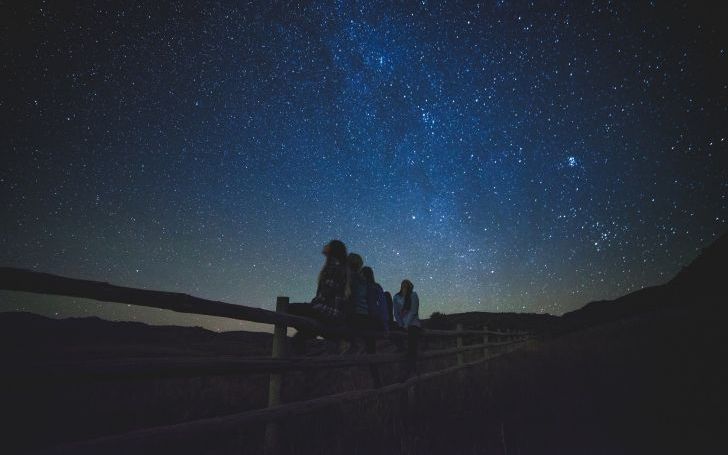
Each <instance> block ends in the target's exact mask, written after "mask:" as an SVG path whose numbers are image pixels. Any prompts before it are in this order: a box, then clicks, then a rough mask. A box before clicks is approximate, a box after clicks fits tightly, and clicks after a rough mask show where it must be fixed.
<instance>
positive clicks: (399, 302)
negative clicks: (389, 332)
mask: <svg viewBox="0 0 728 455" xmlns="http://www.w3.org/2000/svg"><path fill="white" fill-rule="evenodd" d="M413 289H414V285H413V284H412V282H411V281H410V280H403V281H402V285H401V287H400V290H399V292H398V293H397V294H395V296H394V298H393V303H394V318H395V320H396V321H397V323H398V324H399V325H400V327H402V328H404V329H405V330H407V361H406V362H405V371H404V374H403V376H402V379H403V380H405V379H407V378H408V377H409V376H410V375H411V374H412V373H416V371H417V351H418V348H419V339H420V332H421V331H422V328H421V323H420V315H419V311H420V299H419V297H418V296H417V293H416V292H414V291H413Z"/></svg>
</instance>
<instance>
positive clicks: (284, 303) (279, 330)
mask: <svg viewBox="0 0 728 455" xmlns="http://www.w3.org/2000/svg"><path fill="white" fill-rule="evenodd" d="M287 311H288V297H278V298H277V299H276V313H286V312H287ZM287 330H288V327H287V326H286V325H285V324H276V325H275V328H274V329H273V353H272V354H271V357H272V358H274V359H277V358H280V357H282V356H283V355H284V354H285V350H286V332H287ZM282 383H283V373H271V375H270V382H269V383H268V407H269V408H270V407H273V406H278V405H280V404H281V385H282ZM264 450H265V453H267V454H277V453H280V452H281V429H280V425H279V423H278V422H275V421H272V422H268V424H266V426H265V447H264Z"/></svg>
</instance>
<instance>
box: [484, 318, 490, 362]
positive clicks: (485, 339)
mask: <svg viewBox="0 0 728 455" xmlns="http://www.w3.org/2000/svg"><path fill="white" fill-rule="evenodd" d="M483 331H484V332H487V331H488V326H487V325H484V326H483ZM483 344H484V345H485V346H483V358H484V359H487V358H488V354H489V353H488V334H487V333H484V334H483Z"/></svg>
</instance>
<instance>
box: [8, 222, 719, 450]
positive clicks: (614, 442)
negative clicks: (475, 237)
mask: <svg viewBox="0 0 728 455" xmlns="http://www.w3.org/2000/svg"><path fill="white" fill-rule="evenodd" d="M726 270H728V237H725V236H724V237H723V238H721V239H720V240H718V241H717V242H716V243H715V244H714V245H713V246H711V247H710V248H708V249H706V251H705V252H704V253H703V254H702V255H701V256H700V257H699V258H698V259H697V260H696V261H694V262H693V263H692V264H691V265H690V266H688V267H686V268H685V269H684V270H683V271H682V272H681V273H680V274H679V275H678V276H677V277H676V278H674V279H673V280H671V281H670V282H669V283H666V284H665V285H662V286H658V287H654V288H648V289H645V290H642V291H638V292H636V293H633V294H630V295H628V296H625V297H622V298H620V299H616V300H614V301H610V302H594V303H592V304H589V305H587V306H586V307H584V309H582V310H578V311H576V312H573V313H570V314H566V315H564V316H563V317H561V318H556V317H551V316H543V315H493V314H489V313H466V314H461V315H449V316H445V317H444V318H442V319H440V320H439V321H437V323H438V324H440V325H442V324H445V325H448V324H455V323H458V322H460V323H464V324H465V325H466V327H472V328H480V327H482V325H483V324H486V323H487V324H488V326H489V327H492V328H506V327H512V328H517V329H528V330H530V331H531V332H532V333H536V334H538V336H537V337H536V339H534V340H533V341H531V342H529V343H528V345H527V346H526V347H524V348H522V349H520V350H518V351H514V352H511V353H509V354H506V355H504V356H501V357H498V358H495V359H492V360H491V361H489V362H488V363H487V366H477V367H473V368H470V369H469V370H468V371H461V372H458V373H457V374H452V375H449V376H447V377H441V378H436V379H434V380H432V381H429V382H426V383H422V384H420V385H418V386H417V390H416V397H417V400H416V406H415V407H414V408H406V407H405V406H403V400H402V397H401V396H398V395H387V396H384V397H381V398H378V399H368V400H363V401H359V402H354V403H346V404H340V405H337V406H333V407H330V408H327V409H325V410H322V411H318V412H316V413H312V414H310V415H307V416H306V417H303V418H295V419H291V420H290V421H284V422H283V423H282V425H283V430H284V431H283V434H284V435H285V438H284V441H283V446H284V448H285V449H286V450H287V451H288V452H291V453H347V454H350V453H361V454H367V453H382V454H384V453H412V454H427V453H433V454H434V453H437V454H439V453H442V454H451V453H478V454H480V453H488V454H504V455H506V454H572V453H573V454H583V453H589V454H601V453H603V454H631V453H635V454H637V453H640V454H642V453H728V441H727V437H726V435H728V386H727V384H728V368H727V367H726V359H728V331H727V330H726V329H725V325H726V320H727V316H728V307H727V306H726V304H727V303H728V299H726V298H725V296H727V295H728V290H727V286H728V281H727V280H725V277H726V274H725V271H726ZM433 347H434V346H433ZM381 348H382V350H389V349H392V347H391V346H389V347H385V346H384V344H383V345H382V346H381ZM269 352H270V335H267V334H255V333H244V332H236V333H227V334H216V333H213V332H208V331H205V330H202V329H195V328H181V327H149V326H144V325H143V324H136V323H112V322H107V321H101V320H98V319H85V320H60V321H58V320H50V319H46V318H42V317H40V316H34V315H29V314H17V313H16V314H9V313H8V314H0V355H2V358H3V360H4V362H3V363H4V366H5V367H6V368H7V370H6V372H5V374H3V376H2V377H3V384H2V393H1V394H2V396H1V397H0V399H1V401H2V403H3V406H2V408H1V409H2V410H1V411H0V412H2V414H3V415H2V419H3V421H4V422H5V423H4V437H3V438H2V442H0V444H1V445H2V447H4V450H2V453H15V452H23V451H28V450H31V451H33V450H38V449H41V448H43V447H48V446H51V445H53V444H56V443H59V442H68V441H77V440H83V439H86V438H90V437H97V436H101V435H105V434H115V433H121V432H124V431H128V430H130V429H134V428H143V427H148V426H153V425H163V424H169V423H174V422H183V421H187V420H193V419H198V418H203V417H209V416H216V415H224V414H230V413H234V412H240V411H243V410H246V409H253V408H259V407H263V406H265V400H266V391H267V377H266V376H265V375H256V376H244V377H234V376H226V377H206V378H171V379H157V380H135V381H106V382H103V383H94V382H90V383H58V382H53V381H40V382H30V381H25V382H18V381H17V380H13V379H12V374H10V373H9V372H10V371H14V370H16V369H17V368H21V367H22V366H23V365H25V364H27V363H43V362H58V361H69V360H81V361H83V360H84V359H99V358H105V357H108V358H114V359H118V358H132V357H170V356H176V355H184V356H208V355H221V354H223V355H224V354H236V355H243V356H260V355H268V354H269ZM448 362H449V363H448ZM451 363H452V360H449V361H447V360H439V361H437V362H434V363H431V364H429V365H423V370H427V369H433V368H442V367H444V366H447V365H448V364H451ZM383 376H384V379H385V383H389V382H393V381H394V380H395V378H396V376H397V371H396V370H394V369H389V370H386V369H385V371H383ZM370 385H371V382H370V378H369V377H368V372H367V371H366V369H350V370H345V371H332V372H321V373H309V374H303V373H299V374H291V375H288V376H286V380H285V383H284V389H283V390H284V401H294V400H301V399H306V398H311V397H315V396H320V395H325V394H329V393H334V392H341V391H346V390H353V389H361V388H366V387H370ZM261 436H262V427H261V426H252V427H248V428H241V430H240V433H238V434H231V435H225V436H224V437H221V436H219V435H218V436H216V437H215V438H204V437H203V438H201V439H199V438H198V439H197V440H196V441H194V442H189V441H177V442H175V441H173V442H172V444H171V445H170V446H169V447H166V446H165V447H162V448H156V449H155V450H154V452H150V453H166V452H174V453H177V454H178V453H240V452H241V447H242V448H243V453H256V452H258V451H260V443H261V440H262V437H261ZM2 447H0V448H2Z"/></svg>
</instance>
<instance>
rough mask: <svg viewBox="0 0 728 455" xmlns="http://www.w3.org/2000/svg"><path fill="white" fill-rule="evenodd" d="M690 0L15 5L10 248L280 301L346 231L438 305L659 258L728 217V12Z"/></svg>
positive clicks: (84, 307)
mask: <svg viewBox="0 0 728 455" xmlns="http://www.w3.org/2000/svg"><path fill="white" fill-rule="evenodd" d="M691 4H692V2H659V1H653V2H642V1H628V2H600V1H594V2H581V1H580V2H543V5H539V4H538V2H510V1H496V2H482V3H473V2H449V3H447V4H443V5H441V4H439V3H438V2H426V1H423V2H406V4H400V3H396V4H395V3H394V2H373V1H367V2H362V3H360V4H356V3H353V2H302V3H300V4H299V3H286V2H278V3H277V5H275V6H272V5H270V4H269V2H254V3H251V4H248V5H238V4H236V3H234V2H231V3H230V4H228V5H225V4H221V3H219V2H215V3H209V2H184V3H182V2H179V3H177V2H174V3H165V2H144V4H140V5H128V4H127V5H118V6H114V4H113V3H108V2H73V3H72V4H71V3H69V4H65V5H60V4H57V2H9V3H8V2H6V3H5V4H3V6H0V9H2V12H1V13H0V17H2V18H3V19H0V23H2V43H3V44H2V63H1V65H2V76H0V77H1V78H2V85H1V86H0V108H1V109H0V110H1V114H0V115H2V125H3V128H2V130H3V133H2V150H3V162H4V165H3V166H2V168H1V170H0V192H1V193H0V194H1V199H0V201H1V203H2V210H3V217H2V221H0V222H1V223H2V231H3V235H2V237H1V239H2V240H1V241H2V243H1V244H0V247H1V248H0V263H2V264H3V265H11V266H19V267H26V268H33V269H37V270H39V271H47V272H53V273H59V274H64V275H69V276H74V277H83V278H89V279H99V280H104V281H110V282H114V283H119V284H125V285H130V286H140V287H147V288H152V289H163V290H175V291H181V292H188V293H192V294H194V295H198V296H202V297H210V298H214V299H220V300H225V301H230V302H235V303H243V304H247V305H254V306H263V307H266V308H272V307H273V302H274V298H275V296H276V295H281V294H282V295H288V296H290V297H291V298H292V299H294V300H305V299H309V298H310V297H311V296H312V295H313V292H314V287H315V278H316V274H317V271H318V269H319V268H320V265H321V262H322V258H321V256H320V254H319V252H320V248H321V245H323V244H324V243H325V242H327V241H328V240H330V239H332V238H340V239H342V240H343V241H344V242H346V243H347V245H348V246H349V247H350V250H352V251H355V252H359V253H360V254H362V256H363V257H364V259H365V262H366V263H368V264H369V265H371V266H372V267H373V268H374V270H375V274H376V275H377V277H378V279H379V281H380V282H381V284H382V285H383V286H384V287H385V288H387V289H394V288H396V287H397V286H398V283H399V281H400V280H401V279H403V278H409V279H411V280H412V281H413V282H414V283H415V289H416V290H417V291H418V292H419V294H420V299H421V301H422V305H423V313H425V315H429V314H430V313H431V312H433V311H443V312H456V311H468V310H484V311H534V312H549V313H554V314H560V313H563V312H565V311H570V310H573V309H575V308H577V307H580V306H581V305H583V304H585V303H586V302H588V301H590V300H594V299H601V298H612V297H616V296H619V295H622V294H625V293H627V292H630V291H633V290H635V289H639V288H641V287H643V286H646V285H652V284H656V283H659V282H662V281H665V280H667V279H668V278H669V277H671V276H672V275H673V274H674V273H676V272H677V271H678V270H679V269H680V267H681V265H684V264H685V263H687V262H688V261H690V260H691V259H692V258H693V257H694V256H695V255H696V254H697V252H698V251H699V249H700V248H702V247H704V246H706V245H707V244H708V243H710V242H711V241H712V240H713V239H715V237H716V236H717V235H718V234H720V233H722V232H723V231H725V229H726V224H727V223H726V219H727V216H728V201H727V199H726V198H727V197H728V166H727V163H728V157H727V156H728V155H727V154H728V143H727V142H726V137H727V136H728V115H727V114H728V111H727V106H728V103H727V101H728V96H727V95H728V76H727V75H728V65H727V60H726V59H727V56H726V48H727V47H728V42H727V40H726V30H725V27H724V25H723V24H724V19H725V17H722V16H721V14H722V13H719V12H718V11H717V10H716V9H715V8H711V7H710V6H709V5H702V6H699V7H696V6H695V5H693V6H690V5H691ZM716 4H717V3H716ZM696 8H699V9H696ZM0 302H2V303H0V309H3V310H18V309H24V310H31V311H39V312H44V313H46V314H48V313H51V314H55V313H57V314H58V315H59V316H68V315H77V314H98V315H101V316H102V317H108V318H138V319H142V320H147V321H152V322H157V323H163V322H168V323H182V322H185V323H193V324H196V323H197V324H205V325H207V326H208V327H213V328H230V327H237V324H235V323H227V324H226V323H222V322H220V321H204V320H202V319H199V318H197V319H196V318H189V317H184V318H182V317H181V316H178V315H174V316H172V315H170V314H168V313H165V312H156V311H152V310H141V309H135V308H130V307H125V306H120V305H96V304H94V305H88V304H86V303H83V302H78V301H68V300H65V301H61V300H57V299H45V298H37V297H31V298H28V297H20V296H16V295H8V294H4V295H3V296H2V300H0Z"/></svg>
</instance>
